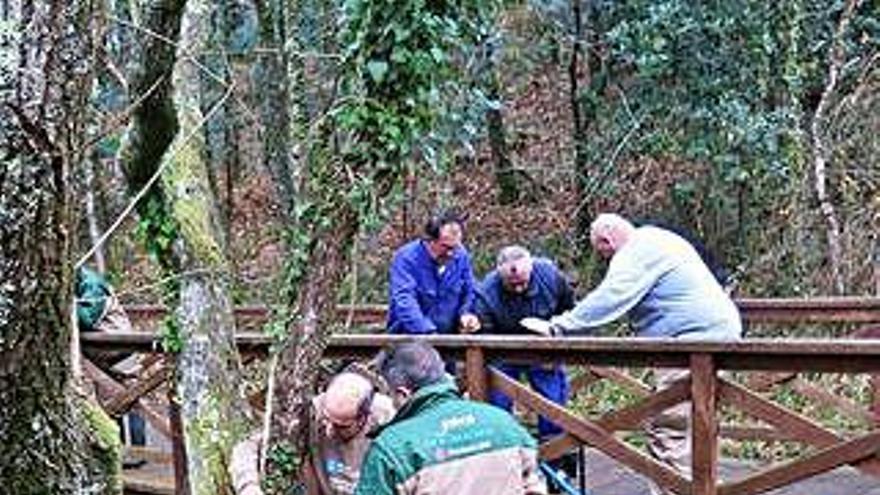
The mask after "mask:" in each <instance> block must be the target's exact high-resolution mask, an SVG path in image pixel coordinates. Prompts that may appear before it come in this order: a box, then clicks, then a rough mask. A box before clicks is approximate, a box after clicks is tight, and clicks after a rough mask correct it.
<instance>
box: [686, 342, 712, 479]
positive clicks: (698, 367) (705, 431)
mask: <svg viewBox="0 0 880 495" xmlns="http://www.w3.org/2000/svg"><path fill="white" fill-rule="evenodd" d="M690 362H691V398H692V401H691V422H692V425H693V427H692V430H691V442H692V443H691V445H692V446H693V447H692V451H691V455H692V456H693V458H692V459H691V466H692V475H691V476H692V477H693V490H692V492H691V493H692V494H693V495H717V493H718V487H717V485H718V418H717V415H716V410H715V407H716V404H715V398H716V392H717V385H718V383H717V381H716V377H715V362H714V360H713V358H712V355H711V354H691V358H690Z"/></svg>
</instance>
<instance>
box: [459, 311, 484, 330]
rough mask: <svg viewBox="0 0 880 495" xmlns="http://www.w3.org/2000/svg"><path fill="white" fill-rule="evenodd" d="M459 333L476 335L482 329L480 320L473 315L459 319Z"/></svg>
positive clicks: (467, 314)
mask: <svg viewBox="0 0 880 495" xmlns="http://www.w3.org/2000/svg"><path fill="white" fill-rule="evenodd" d="M458 329H459V332H461V333H474V332H476V331H477V330H479V329H480V319H479V318H477V315H475V314H473V313H465V314H463V315H461V318H459V326H458Z"/></svg>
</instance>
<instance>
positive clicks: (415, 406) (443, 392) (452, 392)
mask: <svg viewBox="0 0 880 495" xmlns="http://www.w3.org/2000/svg"><path fill="white" fill-rule="evenodd" d="M460 398H461V395H460V394H459V392H458V387H456V386H455V382H454V381H453V380H452V379H451V378H444V379H443V380H441V381H439V382H437V383H435V384H433V385H428V386H427V387H422V388H420V389H419V390H418V391H417V392H416V393H415V394H413V396H412V397H410V399H409V400H408V401H406V404H404V405H403V406H401V408H400V409H398V410H397V414H395V415H394V418H392V419H391V421H389V422H388V423H386V424H384V425H383V426H381V427H379V428H376V429H375V430H373V431H372V432H370V436H371V437H376V436H379V434H380V433H381V432H382V431H383V430H384V429H385V428H388V427H391V426H393V425H394V424H396V423H399V422H401V421H405V420H407V419H409V418H412V417H414V416H418V415H419V413H421V412H422V411H425V410H427V409H430V408H432V407H434V406H435V405H436V404H438V403H440V402H443V401H446V400H450V399H460Z"/></svg>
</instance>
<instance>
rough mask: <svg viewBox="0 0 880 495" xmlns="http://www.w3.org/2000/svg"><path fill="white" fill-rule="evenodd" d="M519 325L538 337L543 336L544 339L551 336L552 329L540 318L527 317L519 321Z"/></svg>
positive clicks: (548, 323)
mask: <svg viewBox="0 0 880 495" xmlns="http://www.w3.org/2000/svg"><path fill="white" fill-rule="evenodd" d="M519 324H520V325H522V326H523V327H524V328H525V329H526V330H529V331H531V332H535V333H536V334H538V335H543V336H545V337H551V336H553V327H552V326H551V325H550V322H549V321H547V320H542V319H540V318H535V317H533V316H529V317H526V318H523V319H522V320H519Z"/></svg>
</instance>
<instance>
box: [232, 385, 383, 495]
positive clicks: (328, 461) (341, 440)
mask: <svg viewBox="0 0 880 495" xmlns="http://www.w3.org/2000/svg"><path fill="white" fill-rule="evenodd" d="M312 406H313V407H312V422H311V425H310V428H309V436H310V438H309V442H308V445H309V447H310V449H311V451H310V452H309V455H308V463H307V465H306V466H305V467H304V470H303V478H304V479H305V482H306V487H307V489H308V493H309V495H350V494H351V493H352V492H353V491H354V487H355V485H357V481H358V477H359V475H360V469H361V463H362V461H363V458H364V454H365V453H366V451H367V448H368V447H369V445H370V439H369V438H368V436H367V433H369V432H370V431H371V430H373V429H374V428H376V427H378V426H379V425H381V424H384V423H385V422H387V421H389V420H390V419H391V417H392V416H393V415H394V406H393V404H392V402H391V399H390V398H389V397H388V396H386V395H384V394H381V393H378V392H376V390H375V387H374V385H373V384H372V383H371V382H370V381H369V380H368V379H367V378H365V377H364V376H363V375H361V374H358V373H353V372H343V373H340V374H338V375H336V376H335V377H333V378H332V379H331V380H330V383H329V384H328V385H327V389H326V390H325V391H324V392H323V393H322V394H319V395H317V396H315V398H314V399H313V400H312ZM259 451H260V441H259V436H258V435H256V436H252V437H251V438H250V439H248V440H247V441H245V442H242V443H240V444H239V445H237V446H236V447H235V449H234V450H233V454H232V457H233V462H232V478H233V484H234V486H235V493H236V494H237V495H262V493H263V492H262V490H261V489H260V486H259V469H258V467H257V466H258V464H259V463H258V459H259Z"/></svg>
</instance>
